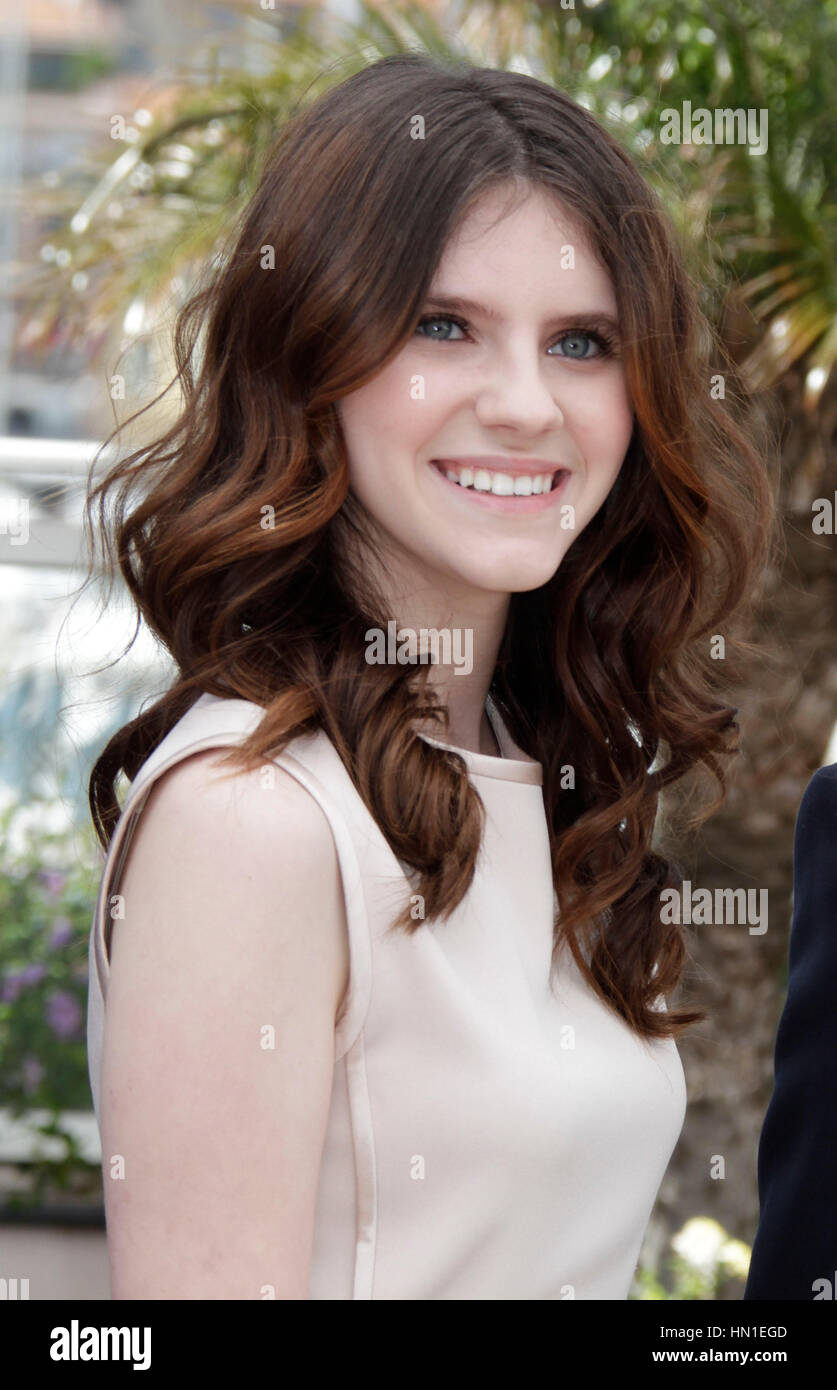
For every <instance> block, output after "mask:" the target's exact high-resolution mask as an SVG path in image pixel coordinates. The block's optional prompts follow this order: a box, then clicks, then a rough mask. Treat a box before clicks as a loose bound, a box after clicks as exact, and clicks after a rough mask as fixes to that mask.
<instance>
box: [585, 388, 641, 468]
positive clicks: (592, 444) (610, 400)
mask: <svg viewBox="0 0 837 1390" xmlns="http://www.w3.org/2000/svg"><path fill="white" fill-rule="evenodd" d="M576 426H577V429H578V442H579V443H580V444H581V446H582V450H583V452H584V454H585V456H586V458H587V462H588V465H589V466H591V467H592V466H594V464H595V460H596V459H600V460H601V462H602V465H603V466H605V467H607V469H608V471H610V472H613V473H614V474H615V473H616V472H618V471H619V467H620V466H621V464H622V460H623V459H624V457H625V454H626V452H627V449H628V445H629V444H630V442H631V435H632V434H633V430H634V412H633V406H632V404H631V400H630V397H629V395H628V390H627V387H626V385H625V384H624V381H618V382H614V383H612V385H611V387H610V389H608V390H606V391H598V392H595V393H591V396H590V399H589V400H586V401H585V404H584V410H583V413H579V414H577V415H576Z"/></svg>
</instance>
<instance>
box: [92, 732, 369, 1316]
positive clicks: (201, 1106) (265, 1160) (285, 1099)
mask: <svg viewBox="0 0 837 1390" xmlns="http://www.w3.org/2000/svg"><path fill="white" fill-rule="evenodd" d="M217 756H218V754H217V750H210V751H208V752H203V753H199V754H194V755H192V756H191V757H190V758H188V759H186V760H185V761H184V762H182V763H179V764H177V765H176V766H175V767H174V768H172V769H170V770H169V772H167V773H165V774H163V775H162V776H161V778H160V781H159V782H158V783H157V785H156V786H155V787H154V788H153V790H152V792H151V794H150V796H149V800H148V802H147V804H146V806H145V807H144V809H143V811H142V813H141V816H140V821H139V824H138V826H137V829H136V832H135V836H134V841H133V843H132V845H131V849H130V854H129V858H128V863H127V866H126V869H125V872H124V873H123V875H122V881H121V884H120V885H119V889H118V891H120V892H121V893H122V894H123V895H124V898H125V920H121V921H120V920H117V921H116V922H115V923H114V928H113V936H112V941H111V953H110V954H111V974H110V981H109V988H108V1003H107V1017H106V1024H105V1036H104V1052H103V1063H102V1105H101V1111H102V1113H101V1122H102V1151H103V1168H104V1182H105V1203H106V1211H107V1224H108V1247H109V1256H110V1265H111V1285H112V1295H113V1297H114V1298H116V1299H130V1298H141V1299H142V1298H149V1299H259V1298H264V1297H265V1296H269V1295H266V1293H265V1292H264V1289H265V1286H270V1287H272V1289H273V1291H274V1296H275V1297H276V1298H282V1299H305V1298H307V1297H308V1280H309V1274H310V1260H311V1246H312V1236H313V1223H314V1207H315V1198H316V1192H317V1181H318V1176H319V1169H320V1161H321V1157H322V1148H323V1142H324V1138H325V1128H326V1122H327V1118H328V1109H329V1101H330V1096H331V1086H332V1074H333V1051H334V1020H335V1014H336V1012H337V1009H338V1006H339V1004H340V1002H341V1000H342V998H343V995H344V992H345V989H346V986H347V983H348V973H349V961H348V941H347V931H346V923H345V911H344V905H343V896H342V886H341V880H340V871H339V865H338V861H337V854H336V850H335V847H334V841H333V839H332V835H331V831H330V829H329V825H328V821H327V819H326V817H325V815H324V814H323V812H322V811H321V809H320V807H319V806H318V805H317V803H316V802H315V801H314V799H313V798H312V797H311V796H310V795H309V793H308V792H307V791H306V790H305V788H304V787H302V786H300V785H299V783H297V782H296V781H295V780H294V779H293V778H292V777H291V776H290V774H288V773H286V772H283V771H282V770H281V769H279V768H275V779H276V785H275V786H274V787H273V788H272V789H270V790H268V789H266V788H265V787H263V786H262V785H261V784H260V780H259V774H258V772H242V773H239V774H237V775H236V776H235V778H233V779H229V780H221V778H220V775H219V773H220V769H218V768H217V767H214V764H216V763H217ZM225 771H226V769H225ZM271 1029H272V1030H273V1032H272V1035H271V1033H270V1031H269V1030H271ZM271 1039H272V1042H273V1045H272V1046H269V1045H268V1046H265V1042H267V1043H268V1044H270V1042H271ZM117 1155H121V1156H122V1157H123V1159H124V1177H119V1176H111V1174H112V1173H114V1174H118V1173H119V1171H120V1166H119V1160H118V1158H115V1157H114V1156H117Z"/></svg>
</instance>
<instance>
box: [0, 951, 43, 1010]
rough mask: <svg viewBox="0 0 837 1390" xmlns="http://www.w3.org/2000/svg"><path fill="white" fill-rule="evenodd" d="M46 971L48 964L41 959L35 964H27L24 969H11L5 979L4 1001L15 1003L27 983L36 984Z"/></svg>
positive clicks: (5, 1002)
mask: <svg viewBox="0 0 837 1390" xmlns="http://www.w3.org/2000/svg"><path fill="white" fill-rule="evenodd" d="M46 973H47V972H46V966H45V965H42V964H41V963H40V961H38V962H37V963H35V964H34V965H25V966H24V967H23V969H22V970H10V971H9V973H8V975H7V976H6V978H5V979H4V981H3V991H2V1000H3V1003H4V1004H13V1003H14V1002H15V1000H16V999H17V998H18V996H19V995H20V994H21V992H22V991H23V990H24V989H25V988H26V986H27V985H36V984H37V983H38V981H39V980H42V979H43V978H44V975H45V974H46Z"/></svg>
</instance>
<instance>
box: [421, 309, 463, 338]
mask: <svg viewBox="0 0 837 1390" xmlns="http://www.w3.org/2000/svg"><path fill="white" fill-rule="evenodd" d="M431 323H434V324H435V323H448V324H453V325H454V327H455V328H459V329H461V331H462V332H463V333H464V332H465V329H466V325H465V324H464V323H462V322H461V320H460V319H452V318H449V317H448V316H447V314H426V315H425V317H424V318H423V319H420V320H419V323H418V327H417V328H416V332H417V333H418V332H419V329H421V328H425V327H426V326H427V325H428V324H431ZM421 336H422V337H427V338H429V339H430V341H431V342H433V341H434V340H435V341H437V342H442V343H447V342H450V341H451V339H450V338H447V337H445V336H444V335H440V334H438V333H436V334H434V333H426V334H425V333H422V334H421ZM457 341H458V340H457V339H456V338H454V339H453V342H457Z"/></svg>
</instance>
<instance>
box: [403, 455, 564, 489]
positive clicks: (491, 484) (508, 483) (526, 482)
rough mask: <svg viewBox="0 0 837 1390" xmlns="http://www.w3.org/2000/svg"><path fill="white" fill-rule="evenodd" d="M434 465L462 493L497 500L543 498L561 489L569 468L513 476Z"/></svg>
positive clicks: (442, 463)
mask: <svg viewBox="0 0 837 1390" xmlns="http://www.w3.org/2000/svg"><path fill="white" fill-rule="evenodd" d="M430 462H431V465H432V467H433V468H435V469H436V472H437V473H441V475H442V477H443V478H446V479H447V481H448V482H449V483H453V484H454V486H455V487H460V488H462V490H463V492H480V493H483V494H484V495H485V496H494V497H541V496H543V494H544V493H548V492H554V491H555V490H556V488H558V487H560V485H561V483H562V482H563V480H564V478H566V477H567V475H568V473H569V469H567V468H557V469H555V471H554V472H544V473H531V474H511V473H503V471H502V470H501V469H498V470H493V469H487V468H476V469H474V468H468V467H463V466H462V465H458V466H456V467H452V466H451V465H450V464H447V463H445V462H443V461H441V460H440V459H431V460H430Z"/></svg>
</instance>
